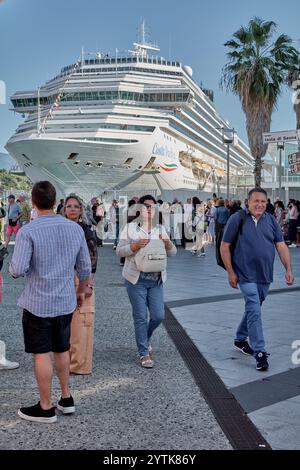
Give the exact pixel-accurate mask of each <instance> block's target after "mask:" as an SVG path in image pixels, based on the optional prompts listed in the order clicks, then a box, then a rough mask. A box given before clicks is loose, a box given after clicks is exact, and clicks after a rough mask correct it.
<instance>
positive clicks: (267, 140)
mask: <svg viewBox="0 0 300 470" xmlns="http://www.w3.org/2000/svg"><path fill="white" fill-rule="evenodd" d="M294 140H298V135H297V131H296V130H290V131H280V132H263V142H264V144H272V143H274V142H275V143H276V142H290V141H294Z"/></svg>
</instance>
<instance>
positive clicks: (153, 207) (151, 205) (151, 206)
mask: <svg viewBox="0 0 300 470" xmlns="http://www.w3.org/2000/svg"><path fill="white" fill-rule="evenodd" d="M144 207H146V209H155V207H156V205H155V204H144Z"/></svg>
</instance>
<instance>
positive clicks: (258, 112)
mask: <svg viewBox="0 0 300 470" xmlns="http://www.w3.org/2000/svg"><path fill="white" fill-rule="evenodd" d="M243 108H244V111H245V114H246V129H247V134H248V140H249V147H250V150H251V154H252V157H253V158H254V169H253V174H254V182H255V187H256V188H260V187H261V170H262V163H263V162H262V158H263V157H264V156H265V154H266V151H267V148H268V145H267V144H264V143H263V132H269V131H270V126H271V114H272V108H273V106H272V107H271V106H270V104H267V103H266V102H263V100H260V101H256V100H255V101H252V102H251V103H250V102H247V106H244V107H243Z"/></svg>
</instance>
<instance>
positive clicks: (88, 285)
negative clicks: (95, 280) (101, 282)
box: [86, 284, 94, 290]
mask: <svg viewBox="0 0 300 470" xmlns="http://www.w3.org/2000/svg"><path fill="white" fill-rule="evenodd" d="M86 287H89V288H90V289H92V290H93V289H94V286H93V285H92V284H87V285H86Z"/></svg>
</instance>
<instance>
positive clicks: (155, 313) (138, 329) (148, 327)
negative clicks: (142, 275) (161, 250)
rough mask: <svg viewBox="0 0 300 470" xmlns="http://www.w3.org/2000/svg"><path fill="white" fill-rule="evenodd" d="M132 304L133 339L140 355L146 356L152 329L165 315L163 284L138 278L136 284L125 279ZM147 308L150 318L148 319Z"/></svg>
mask: <svg viewBox="0 0 300 470" xmlns="http://www.w3.org/2000/svg"><path fill="white" fill-rule="evenodd" d="M125 285H126V289H127V293H128V297H129V300H130V303H131V306H132V315H133V323H134V330H135V339H136V344H137V347H138V351H139V355H140V356H147V355H148V354H149V351H148V342H149V339H150V338H151V336H152V333H153V331H154V330H155V329H156V328H157V327H158V326H159V325H160V323H161V322H162V321H163V320H164V317H165V307H164V297H163V284H162V282H161V280H159V281H152V280H149V279H139V280H138V282H137V283H136V284H131V282H129V281H127V280H125ZM148 309H149V312H150V319H149V320H148Z"/></svg>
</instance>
